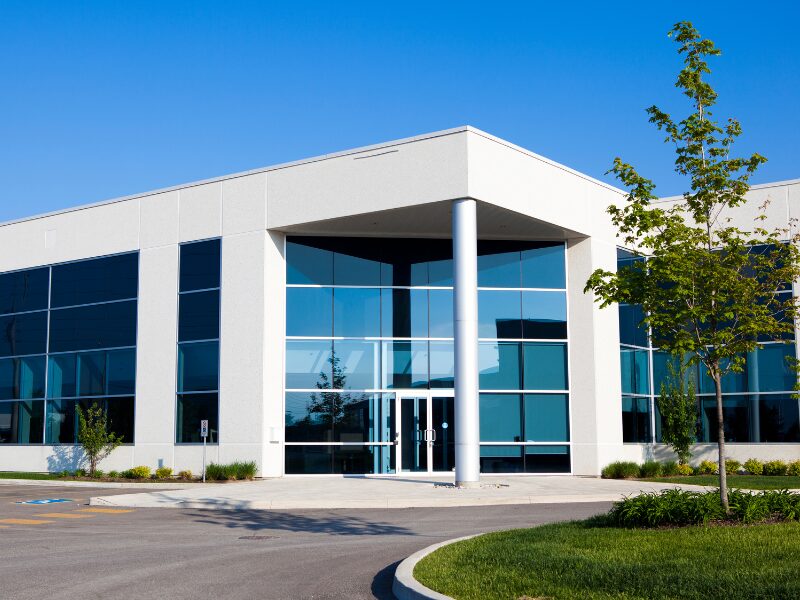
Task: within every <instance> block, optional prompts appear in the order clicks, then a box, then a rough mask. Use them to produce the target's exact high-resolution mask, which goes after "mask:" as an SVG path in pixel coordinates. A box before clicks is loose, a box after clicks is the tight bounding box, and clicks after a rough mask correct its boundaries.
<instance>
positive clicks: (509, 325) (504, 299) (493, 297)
mask: <svg viewBox="0 0 800 600" xmlns="http://www.w3.org/2000/svg"><path fill="white" fill-rule="evenodd" d="M478 337H481V338H510V339H519V338H521V337H522V304H521V294H520V292H518V291H513V292H512V291H508V292H506V291H499V290H480V291H479V292H478Z"/></svg>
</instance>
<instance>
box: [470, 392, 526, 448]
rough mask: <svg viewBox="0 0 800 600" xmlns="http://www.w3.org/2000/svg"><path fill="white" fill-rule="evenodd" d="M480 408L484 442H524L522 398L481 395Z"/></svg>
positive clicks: (518, 396)
mask: <svg viewBox="0 0 800 600" xmlns="http://www.w3.org/2000/svg"><path fill="white" fill-rule="evenodd" d="M479 406H480V431H481V441H482V442H521V441H522V396H520V395H519V394H481V395H480V404H479Z"/></svg>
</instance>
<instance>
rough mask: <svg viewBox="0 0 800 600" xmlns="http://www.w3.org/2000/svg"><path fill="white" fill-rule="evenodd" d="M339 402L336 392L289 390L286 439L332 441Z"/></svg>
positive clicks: (287, 396)
mask: <svg viewBox="0 0 800 600" xmlns="http://www.w3.org/2000/svg"><path fill="white" fill-rule="evenodd" d="M339 403H340V395H339V394H337V393H335V392H287V393H286V415H285V423H286V441H287V442H332V441H333V422H334V412H335V409H336V406H337V405H338V404H339ZM287 449H288V446H287Z"/></svg>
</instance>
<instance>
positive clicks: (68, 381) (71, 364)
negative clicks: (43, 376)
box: [47, 354, 78, 398]
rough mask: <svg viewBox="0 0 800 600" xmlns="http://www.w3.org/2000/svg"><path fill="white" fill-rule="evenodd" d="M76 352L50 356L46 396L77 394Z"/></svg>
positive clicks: (61, 396)
mask: <svg viewBox="0 0 800 600" xmlns="http://www.w3.org/2000/svg"><path fill="white" fill-rule="evenodd" d="M77 356H78V355H77V354H56V355H55V356H51V357H50V367H49V369H48V371H47V397H48V398H71V397H74V396H77V395H78V393H77V382H78V376H77Z"/></svg>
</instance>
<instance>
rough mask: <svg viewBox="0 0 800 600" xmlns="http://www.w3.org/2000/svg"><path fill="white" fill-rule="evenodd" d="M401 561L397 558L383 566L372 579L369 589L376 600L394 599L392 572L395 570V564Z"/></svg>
mask: <svg viewBox="0 0 800 600" xmlns="http://www.w3.org/2000/svg"><path fill="white" fill-rule="evenodd" d="M401 562H402V561H400V560H398V561H397V562H393V563H392V564H390V565H388V566H386V567H384V568H383V569H381V570H380V571H378V573H377V574H376V575H375V577H374V578H373V579H372V585H371V586H370V591H371V592H372V595H373V596H375V597H376V598H378V600H395V597H394V594H393V593H392V584H393V583H394V572H395V571H396V570H397V565H399V564H400V563H401Z"/></svg>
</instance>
